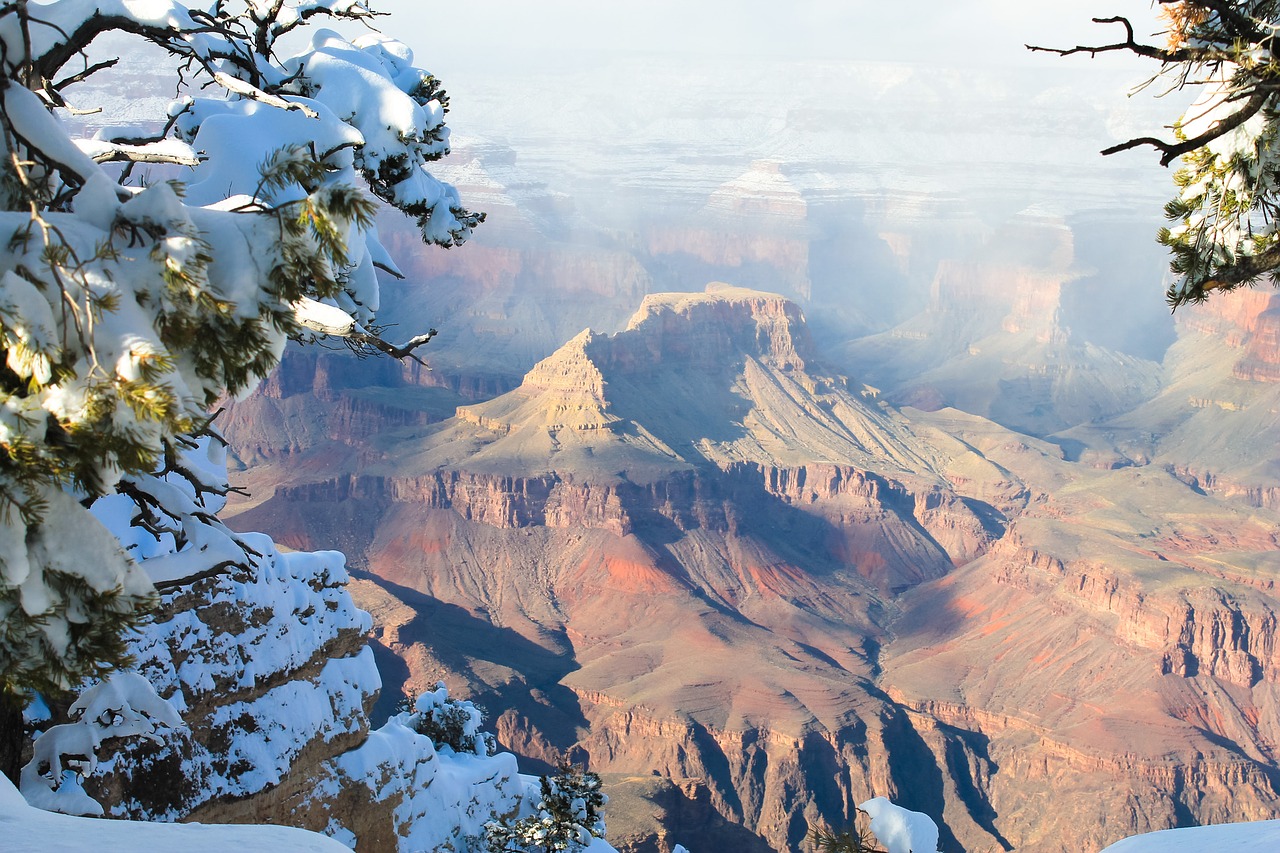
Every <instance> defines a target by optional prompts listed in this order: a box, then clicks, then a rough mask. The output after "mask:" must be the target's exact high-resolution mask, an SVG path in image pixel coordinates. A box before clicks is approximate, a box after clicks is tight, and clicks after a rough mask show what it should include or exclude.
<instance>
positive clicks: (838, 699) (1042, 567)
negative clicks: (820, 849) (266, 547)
mask: <svg viewBox="0 0 1280 853" xmlns="http://www.w3.org/2000/svg"><path fill="white" fill-rule="evenodd" d="M319 455H323V454H321V453H319V452H318V451H315V450H313V451H303V452H302V453H301V454H300V456H299V457H298V458H297V459H295V460H294V462H295V463H296V462H301V463H302V464H301V465H297V464H295V465H293V466H291V467H292V468H294V470H295V471H306V472H307V473H306V474H295V475H294V476H293V479H292V480H291V481H288V482H287V483H286V485H285V486H283V487H282V488H281V489H280V490H279V491H278V492H277V493H276V494H275V495H274V496H273V497H272V498H270V499H269V500H266V501H263V502H262V503H260V504H258V505H257V506H256V507H254V508H252V509H249V510H247V511H246V512H245V513H244V514H243V516H242V519H241V523H244V524H247V525H250V526H266V527H268V528H269V529H271V530H273V532H276V533H277V535H279V536H280V537H281V540H282V541H285V542H287V543H289V544H296V545H298V546H306V547H314V546H316V545H318V544H323V543H324V542H326V541H328V537H332V536H333V535H334V531H333V529H332V528H333V519H335V518H336V517H339V516H340V514H341V513H342V511H343V510H342V507H344V506H350V505H356V504H358V505H360V506H365V507H368V508H369V509H368V511H367V512H366V513H365V514H363V515H362V519H363V521H364V522H367V523H368V524H369V525H370V529H369V530H368V531H367V532H366V533H365V534H363V538H362V539H361V542H362V547H361V549H360V550H359V552H358V553H359V555H360V556H359V558H358V559H359V565H361V567H362V568H363V569H365V570H367V571H369V572H371V573H372V574H371V575H370V576H371V577H372V578H374V579H375V581H376V586H366V587H365V588H366V591H367V592H369V594H370V595H374V596H375V597H377V598H378V599H379V600H381V601H383V602H384V610H385V612H389V613H390V612H395V613H400V614H401V615H400V616H399V617H397V620H396V621H397V623H398V624H397V625H396V627H395V628H394V630H388V631H387V632H385V633H384V634H383V647H382V648H384V649H385V650H386V652H390V653H392V654H394V655H395V656H397V657H395V658H392V657H390V656H388V657H387V660H388V661H390V660H399V661H400V663H398V664H395V666H397V667H401V668H400V669H398V670H397V671H398V672H400V673H401V676H400V677H402V678H405V679H406V680H407V683H410V684H416V683H419V682H422V681H424V680H427V679H431V678H436V677H441V676H443V677H446V678H449V679H457V680H459V681H465V682H466V683H467V684H468V688H469V689H470V690H471V691H472V695H473V696H475V697H477V698H479V699H480V700H481V701H482V702H484V703H486V704H488V705H489V706H490V707H493V708H503V709H506V710H504V712H503V713H502V714H501V715H500V717H499V719H498V720H497V721H496V726H497V730H498V732H499V734H500V736H501V738H502V739H503V741H504V743H507V744H508V745H511V746H513V747H514V748H516V749H518V751H519V752H520V753H521V754H523V755H525V756H526V757H527V758H528V759H530V760H540V761H545V762H548V763H549V762H552V761H554V760H555V759H556V758H557V757H558V756H560V755H570V756H573V757H575V758H577V759H578V760H584V761H589V762H590V764H591V766H592V767H593V768H595V769H597V770H600V771H602V772H605V773H607V774H610V778H616V779H619V780H625V779H633V778H635V777H636V776H637V775H639V776H647V775H649V774H651V773H654V772H656V773H658V774H659V776H660V777H662V778H669V779H673V780H685V781H684V782H681V783H680V784H679V785H676V786H675V788H673V789H664V790H666V791H667V793H666V794H663V795H662V796H665V797H668V798H671V797H675V798H676V799H674V800H673V799H667V800H665V801H664V802H667V803H668V804H669V807H670V809H674V810H676V811H679V810H680V809H692V808H694V804H695V803H702V804H704V806H702V807H704V808H705V807H710V808H713V809H714V810H715V811H716V812H717V813H718V814H719V815H721V816H722V817H723V818H725V819H726V820H728V821H729V822H730V823H731V824H733V825H738V826H742V827H743V828H744V829H745V830H747V831H749V832H750V833H753V834H754V836H755V837H756V838H757V839H759V843H763V844H765V845H766V846H767V848H768V849H774V850H792V849H797V845H798V844H799V843H800V840H801V839H802V837H803V835H804V832H805V828H806V827H807V826H810V825H812V824H813V823H814V822H815V821H819V820H823V821H827V822H833V823H837V822H839V821H842V820H846V819H847V818H848V809H849V808H850V807H851V804H852V803H853V802H857V801H859V799H858V798H859V797H865V796H869V795H871V794H872V793H876V794H888V795H890V796H893V797H895V798H896V799H898V800H899V801H901V802H903V803H904V804H906V805H909V806H910V807H913V808H918V809H921V810H924V811H927V812H929V813H930V814H931V815H934V816H935V817H937V818H939V819H940V820H941V821H942V823H943V827H944V838H945V839H948V842H947V843H949V844H950V845H951V846H952V847H956V848H958V849H970V850H986V849H999V848H1002V847H1004V848H1009V847H1012V848H1015V849H1025V850H1051V851H1056V850H1067V849H1081V848H1088V847H1090V846H1102V845H1103V844H1104V843H1107V842H1109V841H1111V840H1114V839H1116V838H1119V837H1121V836H1123V835H1126V834H1129V833H1132V832H1137V831H1142V830H1146V829H1153V828H1161V827H1164V826H1172V825H1175V824H1177V823H1179V822H1181V821H1185V820H1186V819H1187V815H1191V816H1193V818H1194V819H1196V820H1207V819H1211V818H1212V817H1214V816H1217V815H1221V814H1224V813H1225V812H1226V810H1228V809H1230V810H1233V813H1235V814H1244V815H1264V814H1268V813H1269V812H1270V810H1273V809H1274V808H1276V801H1277V794H1276V791H1275V789H1274V785H1273V781H1272V780H1273V776H1274V769H1273V768H1274V760H1273V757H1272V755H1271V751H1270V750H1271V747H1270V746H1269V744H1270V743H1272V742H1274V734H1273V729H1272V727H1273V725H1274V724H1273V722H1272V721H1271V713H1270V711H1269V710H1267V709H1270V708H1272V707H1277V706H1280V705H1277V703H1275V697H1274V696H1273V693H1274V690H1275V688H1276V681H1275V678H1274V675H1275V672H1276V670H1275V663H1274V658H1275V654H1274V639H1273V637H1274V616H1272V615H1271V614H1273V613H1274V612H1275V611H1276V608H1277V606H1278V602H1276V600H1275V599H1273V598H1272V596H1273V594H1274V591H1273V590H1272V589H1271V587H1270V586H1269V585H1268V581H1267V577H1268V572H1269V571H1270V568H1269V567H1270V566H1271V565H1272V563H1271V562H1268V560H1270V558H1271V556H1272V555H1273V554H1274V553H1275V552H1276V550H1277V541H1276V537H1275V530H1276V520H1275V519H1274V518H1273V517H1272V516H1271V515H1270V514H1268V512H1267V511H1265V510H1258V509H1250V508H1247V507H1242V506H1241V507H1231V506H1229V505H1224V504H1222V503H1221V502H1220V501H1218V500H1216V499H1214V498H1212V497H1210V496H1206V495H1203V494H1198V493H1197V492H1196V491H1195V490H1193V489H1191V488H1189V487H1188V486H1187V485H1186V483H1185V482H1183V481H1182V480H1180V479H1179V478H1178V477H1176V476H1173V475H1171V474H1169V473H1167V472H1165V471H1163V470H1162V469H1158V468H1150V467H1148V468H1141V469H1129V470H1125V469H1120V470H1106V469H1104V468H1095V467H1090V466H1087V465H1081V464H1079V463H1076V462H1072V461H1070V459H1069V458H1068V457H1069V455H1070V454H1068V453H1064V450H1063V447H1062V446H1060V445H1058V444H1054V443H1050V442H1046V441H1041V440H1037V439H1032V438H1028V437H1027V436H1022V435H1017V434H1015V433H1012V432H1010V431H1008V430H1007V429H1004V428H1001V427H998V426H996V425H995V424H992V423H991V422H989V421H986V420H983V419H981V418H976V417H972V416H967V415H963V414H961V413H958V412H955V411H954V410H947V409H944V410H941V411H939V412H936V413H931V414H930V413H925V412H919V411H912V410H908V411H907V412H906V414H905V416H904V415H903V414H900V413H898V412H896V411H894V410H892V409H890V408H887V407H885V406H883V405H882V404H881V403H880V402H879V401H877V400H876V399H875V397H874V393H873V392H872V391H870V390H868V389H865V388H859V387H858V386H856V385H852V384H850V383H848V382H847V381H846V380H842V379H841V378H840V377H838V376H834V375H831V374H829V373H826V372H825V371H824V370H823V369H822V368H821V367H820V359H819V358H818V357H817V355H816V352H815V350H814V348H813V346H812V343H811V342H810V341H809V340H808V337H807V333H806V332H805V330H804V326H803V318H802V317H801V315H800V314H799V311H798V309H797V308H796V306H794V305H793V304H791V303H789V302H788V301H787V300H784V299H780V298H778V297H776V296H770V295H768V294H761V293H756V292H751V291H742V290H739V289H733V288H724V287H715V288H712V289H710V290H709V292H708V293H706V294H700V295H699V294H672V295H654V296H651V297H648V298H647V299H646V301H645V303H644V304H643V306H642V308H641V309H640V311H638V312H637V314H636V315H635V317H634V319H633V321H632V322H631V323H630V324H629V326H628V328H627V330H626V331H623V332H620V333H617V334H614V335H598V334H595V333H591V332H584V333H582V334H581V335H579V336H577V337H575V338H574V339H573V340H572V341H570V342H569V343H568V344H566V345H565V346H564V347H563V348H562V349H561V350H560V351H558V352H557V353H555V354H553V355H552V356H550V357H548V358H547V359H545V360H544V361H543V362H541V363H539V364H538V365H536V366H535V368H534V369H533V370H531V371H530V372H529V374H528V375H527V377H526V379H525V381H524V382H523V383H522V384H521V385H520V386H519V387H518V388H516V389H515V390H513V391H512V392H510V393H509V394H506V395H503V396H502V397H499V398H496V399H494V400H491V401H488V402H485V403H480V404H468V405H465V406H462V407H460V409H459V412H458V416H457V417H456V418H454V419H452V420H450V421H446V422H443V423H440V424H435V425H429V426H426V427H418V426H402V427H398V428H396V429H394V430H389V431H388V432H387V433H386V434H385V435H383V436H380V437H377V438H375V439H374V440H373V442H372V448H371V449H370V453H369V455H368V457H367V458H368V459H370V460H386V461H374V462H372V463H371V464H366V465H364V466H363V467H362V468H360V469H359V470H358V471H355V470H349V469H348V470H344V464H345V463H341V462H340V461H334V460H333V459H331V458H330V459H329V460H328V461H327V462H326V463H325V465H324V466H319V467H317V468H316V469H315V471H313V470H312V469H310V468H309V467H308V465H309V463H308V460H310V459H311V458H312V457H313V456H319ZM321 470H322V473H323V474H324V476H322V477H319V478H317V477H315V476H313V474H314V473H315V472H316V471H321ZM286 479H287V475H286ZM355 496H359V497H360V498H361V500H360V501H349V500H348V498H350V497H355ZM1272 562H1274V561H1272ZM372 590H376V594H375V593H374V592H372ZM388 602H401V603H400V604H394V605H393V604H390V603H388ZM386 652H383V654H386ZM1199 693H1202V694H1203V695H1202V696H1201V698H1200V699H1198V700H1195V701H1191V699H1192V697H1194V696H1196V695H1199ZM1204 697H1208V698H1204ZM677 790H678V791H679V792H680V793H678V794H677V793H675V791H677ZM1050 791H1052V792H1053V800H1054V802H1055V803H1056V804H1057V805H1056V806H1055V807H1054V809H1052V810H1046V809H1044V808H1043V807H1042V806H1041V805H1038V804H1039V803H1041V802H1042V799H1041V798H1042V797H1043V796H1047V795H1048V793H1049V792H1050ZM1117 791H1119V792H1120V794H1119V795H1118V796H1119V798H1120V799H1121V800H1124V801H1125V802H1128V803H1131V804H1132V808H1130V809H1129V810H1128V811H1125V810H1123V809H1122V810H1120V811H1108V812H1107V814H1106V815H1105V816H1104V817H1101V818H1099V817H1093V816H1092V815H1096V813H1097V807H1098V806H1097V804H1098V803H1099V802H1104V801H1105V802H1112V801H1115V800H1116V797H1117V795H1116V794H1115V792H1117ZM650 795H655V794H653V792H649V793H647V794H644V795H643V796H650ZM637 796H641V795H640V794H637ZM641 799H642V800H643V797H641ZM677 804H683V805H677ZM664 813H665V812H664ZM650 832H651V834H648V835H646V834H644V833H642V832H637V834H636V835H635V840H634V842H633V843H634V845H635V846H634V848H633V849H637V850H639V849H646V850H647V849H666V848H665V847H663V846H661V845H660V844H659V842H658V841H656V839H658V838H660V837H661V838H673V836H671V835H670V834H668V833H666V831H665V830H659V829H658V828H656V827H655V828H653V829H652V830H651V831H650ZM744 843H745V842H744ZM655 845H658V846H655Z"/></svg>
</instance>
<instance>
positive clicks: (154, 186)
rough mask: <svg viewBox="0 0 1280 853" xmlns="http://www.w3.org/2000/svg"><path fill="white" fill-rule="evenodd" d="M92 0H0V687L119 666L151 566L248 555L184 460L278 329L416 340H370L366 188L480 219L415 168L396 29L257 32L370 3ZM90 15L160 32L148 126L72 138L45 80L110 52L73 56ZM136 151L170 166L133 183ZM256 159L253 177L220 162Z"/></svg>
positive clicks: (426, 83) (455, 220) (436, 227)
mask: <svg viewBox="0 0 1280 853" xmlns="http://www.w3.org/2000/svg"><path fill="white" fill-rule="evenodd" d="M102 8H103V9H106V8H108V7H102ZM109 9H110V11H102V10H101V9H100V8H99V6H98V5H97V4H74V3H57V2H52V3H44V2H29V0H0V694H5V695H8V696H18V697H21V696H24V695H25V694H26V692H27V691H31V690H34V691H38V692H44V693H48V692H57V691H61V690H65V689H67V688H70V687H72V686H73V685H75V684H77V683H78V682H80V681H81V680H83V679H85V678H87V677H96V676H101V675H103V674H105V673H106V672H109V671H110V670H111V669H113V668H116V667H120V666H122V665H124V664H126V663H127V659H126V655H125V648H126V637H127V632H128V630H129V629H130V627H131V626H134V625H137V624H138V622H139V620H140V619H142V618H145V615H146V613H147V610H148V608H149V607H150V606H151V605H152V602H153V601H154V598H155V585H156V584H159V585H160V586H167V587H172V586H174V585H179V584H181V583H183V582H184V577H185V580H186V582H189V581H190V580H191V579H193V578H196V577H205V576H208V575H209V574H210V573H216V572H221V571H227V570H230V569H232V568H235V567H236V566H238V567H239V568H240V569H241V570H249V569H250V568H251V564H252V555H251V554H250V553H249V551H248V550H247V549H246V548H245V547H242V546H243V543H240V542H238V541H237V540H236V538H235V536H234V534H232V533H231V532H230V531H228V530H226V528H225V527H223V526H222V525H221V524H220V523H219V522H218V521H217V519H216V517H215V513H216V508H213V509H211V508H210V507H211V506H214V505H215V504H216V506H218V507H220V506H221V503H220V499H221V497H223V496H225V493H226V488H225V487H224V486H222V485H219V484H216V483H212V482H209V481H208V480H207V478H206V477H205V476H204V475H203V474H202V473H201V472H200V471H199V470H198V466H196V467H194V468H193V467H190V466H187V465H185V464H184V463H182V462H181V461H180V457H181V456H182V451H183V450H184V449H186V450H190V449H191V448H193V447H195V446H196V444H195V442H194V440H193V438H192V437H194V436H197V435H201V434H203V433H205V432H206V430H207V427H208V425H209V422H210V414H209V412H210V408H211V407H212V406H213V405H214V404H215V403H216V402H217V401H218V400H219V399H220V398H222V397H224V396H227V395H240V394H243V393H246V392H247V391H248V390H250V389H251V388H252V387H253V385H254V384H255V383H256V382H258V381H259V380H260V379H262V378H263V377H264V376H266V375H267V374H268V373H269V371H270V370H271V369H272V368H273V367H274V366H275V365H276V364H277V363H278V362H279V359H280V356H281V354H282V352H283V349H284V346H285V344H286V342H287V341H288V340H290V339H298V340H314V339H315V338H317V337H321V336H324V335H340V336H343V337H345V338H347V339H348V340H350V341H353V342H354V345H356V346H359V347H364V348H368V349H374V350H378V351H381V352H387V353H390V354H392V355H395V356H397V357H405V356H407V355H411V353H412V350H413V349H414V348H415V347H417V346H421V345H423V344H425V343H426V342H427V341H429V340H430V337H431V334H433V333H428V334H422V335H418V336H416V337H414V338H412V339H411V340H410V341H409V342H408V343H406V344H404V345H400V346H396V345H392V344H389V343H387V342H385V341H383V340H382V339H381V338H380V337H379V335H378V329H379V326H378V325H377V323H376V319H377V318H376V311H377V304H378V293H377V277H376V274H375V266H377V267H380V268H382V269H384V270H386V271H388V272H390V273H392V274H396V271H395V270H394V268H393V266H392V265H391V262H390V261H389V259H388V258H387V257H386V255H385V252H384V251H382V249H381V246H380V245H379V244H378V242H377V236H376V232H375V230H374V227H373V216H374V210H375V206H376V205H377V203H378V202H377V201H376V200H377V199H381V200H382V201H383V202H385V203H387V204H388V205H390V206H391V207H394V208H397V209H399V210H400V211H402V212H403V213H405V214H406V215H408V216H409V217H411V218H412V219H414V220H416V221H417V222H418V224H419V226H420V227H421V231H422V236H423V239H424V241H426V242H429V243H435V244H438V245H442V246H453V245H457V244H458V243H461V242H462V241H463V240H465V239H466V238H467V237H468V236H469V235H470V233H471V229H472V228H473V227H474V226H475V225H477V224H478V223H479V222H480V221H481V220H482V219H483V215H482V214H478V213H473V212H470V211H467V210H466V209H465V208H464V207H462V205H461V204H460V202H459V199H458V195H457V192H456V191H455V190H454V189H453V188H452V187H450V186H448V185H447V184H443V183H441V182H439V181H437V180H436V179H435V178H434V177H433V176H431V175H430V173H429V172H427V171H426V169H425V165H426V164H428V163H430V162H433V161H435V160H438V159H439V158H440V157H442V156H444V155H445V154H446V153H448V129H447V128H446V127H445V125H444V120H443V115H444V112H445V108H446V107H447V98H446V97H445V95H444V91H443V89H442V88H441V87H440V84H439V81H437V80H436V79H435V78H434V77H432V76H431V75H430V74H427V73H426V72H424V71H421V70H419V69H416V68H414V67H413V65H412V54H411V53H410V52H409V51H408V49H407V48H406V47H405V46H404V45H401V44H399V43H398V42H394V41H393V40H391V39H387V38H385V37H383V36H381V35H380V34H378V33H376V32H374V31H372V30H371V29H370V28H366V34H365V35H363V36H361V37H360V38H358V39H356V40H355V42H349V41H346V40H344V39H343V38H342V37H341V36H339V35H338V34H337V33H334V32H331V31H322V32H320V33H318V34H317V37H316V39H315V40H314V41H312V42H311V46H310V47H306V48H303V49H302V50H301V51H300V52H298V53H296V54H293V55H290V54H289V52H288V50H287V49H286V48H284V47H282V46H281V45H280V44H279V43H278V42H277V40H278V39H279V38H281V37H282V36H284V35H286V34H289V33H293V32H295V31H297V30H298V29H299V28H302V27H306V26H309V25H310V24H311V23H312V22H313V21H315V20H317V19H323V18H331V19H339V20H347V21H354V22H360V23H366V24H367V23H368V22H369V21H371V20H372V19H373V18H374V17H375V14H376V13H374V12H373V11H372V10H371V9H370V8H369V7H368V5H367V4H366V3H365V2H362V0H355V2H352V0H281V2H276V3H270V4H265V5H264V4H261V3H249V2H244V0H231V2H218V3H216V4H214V6H213V7H212V8H208V9H205V8H196V7H192V6H188V5H187V4H186V3H185V2H183V0H156V2H154V3H148V4H125V5H123V6H120V5H119V4H114V5H110V6H109ZM109 33H115V34H116V35H118V36H121V37H127V38H131V39H135V40H141V41H142V42H147V43H149V44H150V45H151V46H153V47H158V48H160V49H161V50H163V51H165V52H166V53H167V54H168V56H169V57H170V60H171V63H172V66H171V68H172V70H173V72H174V73H175V75H176V76H179V77H181V78H182V79H183V81H184V82H185V83H186V84H187V85H186V86H185V89H186V91H189V92H191V93H192V94H191V95H189V96H188V95H184V96H181V97H179V98H177V99H176V100H175V101H174V102H173V105H172V106H171V108H170V110H169V113H168V117H167V121H165V123H164V130H163V131H162V132H161V133H160V134H159V135H158V136H156V137H154V138H150V139H148V138H147V137H148V135H149V133H150V132H151V131H150V130H149V129H129V128H125V129H123V130H121V131H119V133H120V136H119V138H118V139H117V138H114V137H111V136H104V137H102V138H101V139H95V140H78V139H72V137H71V135H70V134H68V132H67V131H66V129H65V128H64V126H63V123H62V120H63V116H65V107H66V104H67V97H66V94H67V93H68V92H70V93H72V94H74V92H75V87H76V86H77V85H78V84H79V83H80V82H81V81H82V80H84V79H86V78H88V77H90V76H92V75H95V74H101V75H109V74H111V73H113V65H112V63H110V62H105V63H104V62H91V61H90V60H89V59H88V56H87V53H86V51H87V50H88V49H89V48H90V46H91V45H93V43H94V42H95V40H97V39H98V38H99V37H101V36H103V35H105V34H109ZM306 41H307V40H305V39H304V40H302V41H301V42H300V43H304V44H305V43H306ZM326 75H327V76H326ZM322 82H323V85H322ZM73 100H74V98H73ZM389 117H390V118H389ZM159 118H161V119H162V120H163V118H164V117H159ZM264 123H265V127H266V128H267V129H265V130H264V129H263V125H264ZM228 129H230V130H229V131H228ZM112 132H116V131H112ZM104 133H107V131H104ZM220 134H221V135H220ZM122 162H123V163H127V165H126V166H124V167H120V166H109V165H108V164H112V163H122ZM136 162H148V163H156V162H159V163H168V164H170V165H171V166H183V167H189V168H190V169H191V171H190V172H188V173H187V176H188V178H189V179H188V180H186V181H185V182H184V181H158V182H151V183H150V184H146V183H144V182H142V181H140V180H138V179H137V178H135V177H134V176H133V167H134V165H135V163H136ZM255 162H257V163H259V164H260V165H259V166H258V169H257V174H256V176H255V175H253V172H252V170H251V169H250V170H245V169H241V168H240V164H241V163H249V164H252V163H255ZM210 187H215V188H214V189H210ZM197 195H198V196H199V197H198V198H196V197H197ZM193 199H195V200H193ZM317 318H318V319H317ZM348 336H349V337H348ZM206 439H209V437H208V436H206ZM117 493H118V494H121V495H124V496H125V497H126V498H129V499H131V500H132V501H133V502H134V503H135V504H136V506H137V513H136V515H135V516H134V518H133V524H134V530H135V531H142V532H143V533H145V536H143V537H142V538H141V539H139V538H138V537H136V536H133V535H130V536H128V537H122V538H123V539H128V540H129V543H130V544H129V546H128V547H129V549H130V550H129V552H128V553H126V552H125V551H124V550H122V548H121V546H120V544H119V543H120V541H122V539H118V538H116V537H113V536H112V535H111V534H110V533H109V532H108V531H107V530H106V528H105V527H103V526H102V525H101V524H100V523H99V522H98V521H97V520H96V519H95V517H94V516H93V515H91V513H90V508H91V507H92V506H93V504H94V502H95V501H97V500H98V499H99V498H102V497H103V496H106V495H113V494H117ZM144 540H145V541H144ZM214 540H217V541H218V542H219V547H218V548H216V549H214V548H210V549H209V552H210V553H211V554H212V553H213V552H214V551H217V553H218V556H217V557H216V558H215V557H213V556H210V557H209V559H208V561H206V562H201V560H202V556H201V551H202V549H201V545H200V543H201V542H203V543H204V544H205V545H207V544H208V543H209V542H211V541H214ZM228 543H230V544H228ZM144 551H145V552H146V553H147V554H148V555H150V556H149V557H148V559H150V558H151V557H155V556H156V555H160V556H163V557H165V558H166V559H165V560H155V561H153V563H152V565H153V566H154V565H159V564H160V563H161V562H163V563H164V566H165V569H164V570H165V571H170V572H173V573H175V576H169V575H165V576H164V577H157V578H155V583H153V579H152V578H151V577H149V576H148V574H147V572H146V571H144V570H142V569H141V568H140V562H141V560H140V559H135V557H138V556H139V555H140V554H142V552H144ZM184 552H185V553H184ZM228 554H232V555H234V554H240V555H241V556H242V557H243V559H241V558H240V557H235V556H231V557H228V556H227V555H228ZM156 571H159V570H156ZM184 572H185V573H186V574H185V575H184Z"/></svg>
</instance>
